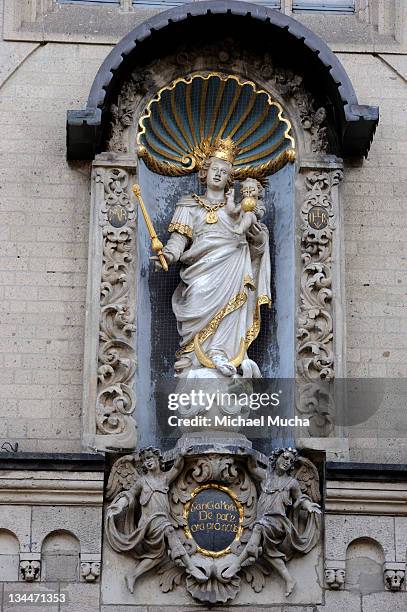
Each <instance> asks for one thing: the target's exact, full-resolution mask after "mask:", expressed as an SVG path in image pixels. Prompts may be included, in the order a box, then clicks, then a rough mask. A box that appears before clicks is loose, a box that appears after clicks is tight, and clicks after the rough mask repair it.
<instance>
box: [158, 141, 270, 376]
mask: <svg viewBox="0 0 407 612" xmlns="http://www.w3.org/2000/svg"><path fill="white" fill-rule="evenodd" d="M234 156H235V146H234V144H233V142H232V141H230V140H224V141H220V142H219V143H218V145H217V146H215V147H214V148H213V150H212V151H211V153H210V154H209V156H208V157H207V158H206V160H205V161H204V162H203V164H202V166H201V169H200V171H199V178H200V180H201V182H202V183H203V184H204V185H205V186H206V191H205V193H204V194H203V195H202V196H198V195H196V194H192V195H188V196H184V197H183V198H181V200H180V201H179V202H178V204H177V207H176V209H175V213H174V216H173V218H172V221H171V223H170V226H169V231H170V232H171V238H170V239H169V241H168V242H167V244H166V246H165V247H164V249H163V253H164V256H165V258H166V260H167V263H168V264H173V263H175V262H177V261H180V262H181V270H180V277H181V282H180V284H179V285H178V287H177V289H176V291H175V292H174V295H173V298H172V308H173V312H174V315H175V317H176V319H177V325H178V332H179V335H180V336H181V342H180V349H179V351H178V353H177V361H176V363H175V370H176V372H177V373H178V374H181V373H184V374H185V373H186V372H187V371H189V370H190V369H191V368H192V369H194V370H195V369H197V368H202V367H204V368H209V369H213V368H215V369H217V370H218V371H219V372H220V373H221V374H223V375H224V376H233V375H235V374H236V373H237V370H238V368H241V370H242V373H244V375H245V376H247V377H250V378H251V377H259V376H260V372H259V369H258V367H257V365H256V363H255V362H254V361H252V360H251V359H249V358H248V356H247V349H248V347H249V346H250V344H251V343H252V341H253V340H254V339H255V338H256V337H257V335H258V333H259V331H260V306H261V305H262V304H267V305H269V306H271V298H270V251H269V237H268V231H267V228H266V226H265V225H264V224H262V223H260V222H259V221H257V219H256V221H255V222H254V223H253V224H252V225H251V227H250V228H249V229H248V230H247V232H244V233H243V232H239V223H240V222H241V217H242V215H245V214H246V213H245V212H243V211H241V209H240V206H239V204H238V205H235V202H234V192H233V189H232V186H233V162H234ZM251 183H252V187H253V186H254V187H255V188H257V191H258V190H259V188H260V189H261V185H260V184H258V183H257V181H256V180H255V179H253V180H252V181H251ZM244 188H246V189H248V188H250V185H245V184H244ZM251 197H253V196H251ZM257 208H258V211H256V212H257V215H258V216H259V217H260V216H261V212H262V211H261V207H260V206H259V205H257Z"/></svg>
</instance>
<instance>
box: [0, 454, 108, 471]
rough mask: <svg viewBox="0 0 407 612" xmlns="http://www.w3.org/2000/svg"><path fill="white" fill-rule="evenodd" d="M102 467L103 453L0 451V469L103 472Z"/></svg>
mask: <svg viewBox="0 0 407 612" xmlns="http://www.w3.org/2000/svg"><path fill="white" fill-rule="evenodd" d="M104 469H105V457H104V455H94V454H91V453H19V452H17V453H4V452H0V470H27V471H34V470H36V471H37V470H42V471H57V472H58V471H61V472H103V471H104Z"/></svg>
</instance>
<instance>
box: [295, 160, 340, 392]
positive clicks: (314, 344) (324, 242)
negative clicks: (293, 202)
mask: <svg viewBox="0 0 407 612" xmlns="http://www.w3.org/2000/svg"><path fill="white" fill-rule="evenodd" d="M341 179H342V172H341V171H340V170H335V171H333V172H313V173H312V174H310V175H309V176H307V177H306V179H305V185H306V189H307V192H306V195H305V199H304V203H303V206H302V207H301V217H302V222H303V223H302V227H301V230H302V235H301V259H302V272H301V306H300V313H299V329H298V334H297V337H298V348H297V350H298V358H299V359H298V373H299V375H300V376H301V378H303V379H305V380H308V381H315V380H320V379H326V380H330V379H332V378H333V377H334V353H333V324H332V303H331V301H332V269H331V267H332V234H333V231H334V229H335V211H334V209H333V203H332V197H331V194H332V188H333V187H334V186H335V185H338V183H339V182H340V181H341ZM314 207H316V208H318V209H319V210H320V211H321V213H322V214H323V213H325V215H326V219H327V223H326V225H325V227H323V228H322V229H317V228H315V227H314V228H312V227H310V223H309V218H308V215H309V212H310V210H311V209H312V208H314Z"/></svg>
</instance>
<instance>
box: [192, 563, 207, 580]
mask: <svg viewBox="0 0 407 612" xmlns="http://www.w3.org/2000/svg"><path fill="white" fill-rule="evenodd" d="M188 572H189V574H191V576H193V577H194V578H195V580H196V581H197V582H207V580H208V576H207V575H206V574H204V572H202V571H201V570H200V569H199V568H198V567H196V566H193V567H190V568H188Z"/></svg>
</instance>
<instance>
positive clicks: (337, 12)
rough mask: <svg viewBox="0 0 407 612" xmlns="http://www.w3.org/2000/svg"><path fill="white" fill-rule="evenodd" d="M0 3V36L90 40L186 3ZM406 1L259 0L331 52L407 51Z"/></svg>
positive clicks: (112, 37)
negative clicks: (301, 26)
mask: <svg viewBox="0 0 407 612" xmlns="http://www.w3.org/2000/svg"><path fill="white" fill-rule="evenodd" d="M252 1H253V0H252ZM254 2H255V3H256V0H254ZM3 3H4V19H3V39H4V40H13V41H27V42H28V41H30V42H67V43H86V44H88V45H101V44H109V45H114V44H116V43H117V42H118V41H119V40H120V38H122V37H124V36H125V35H126V34H128V33H129V32H130V31H131V30H132V29H134V28H135V27H137V26H139V25H141V24H142V23H143V22H145V21H146V20H147V19H150V18H151V17H152V16H153V15H155V14H158V13H160V12H162V11H166V10H169V9H172V8H174V7H175V9H178V10H179V11H181V12H182V10H183V6H185V4H186V3H185V2H184V1H183V0H41V1H40V0H3ZM199 4H200V0H194V5H195V6H196V7H198V6H199ZM404 4H405V2H401V1H400V0H257V5H258V6H260V7H264V8H265V9H271V10H277V11H280V12H281V14H283V13H285V14H286V15H290V16H292V17H294V18H295V19H297V20H298V21H300V22H301V23H303V24H305V25H306V26H307V27H308V28H309V29H310V30H312V31H313V32H315V33H316V34H317V35H319V36H320V37H322V38H323V39H324V40H325V41H327V42H328V44H330V46H331V48H332V49H333V50H334V51H335V52H348V51H350V52H355V49H356V48H357V49H358V52H368V53H371V52H375V53H405V52H406V50H407V39H406V38H405V37H404V29H405V23H406V16H405V15H404V8H403V7H404ZM232 12H233V11H232ZM331 16H332V19H331V18H330V17H331ZM68 24H69V25H68Z"/></svg>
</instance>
